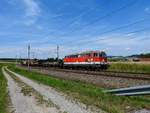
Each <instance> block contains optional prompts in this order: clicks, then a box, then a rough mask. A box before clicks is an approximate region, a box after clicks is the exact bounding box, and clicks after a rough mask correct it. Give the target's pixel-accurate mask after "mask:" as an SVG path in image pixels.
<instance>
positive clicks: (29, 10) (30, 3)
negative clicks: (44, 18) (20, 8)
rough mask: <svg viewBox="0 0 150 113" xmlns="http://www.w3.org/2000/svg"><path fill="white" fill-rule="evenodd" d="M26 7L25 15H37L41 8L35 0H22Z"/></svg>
mask: <svg viewBox="0 0 150 113" xmlns="http://www.w3.org/2000/svg"><path fill="white" fill-rule="evenodd" d="M23 1H24V4H25V7H26V9H25V10H26V16H29V17H31V16H38V15H39V14H40V12H41V9H40V7H39V5H38V3H37V2H36V1H35V0H23Z"/></svg>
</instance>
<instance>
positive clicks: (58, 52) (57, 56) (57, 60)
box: [57, 45, 59, 61]
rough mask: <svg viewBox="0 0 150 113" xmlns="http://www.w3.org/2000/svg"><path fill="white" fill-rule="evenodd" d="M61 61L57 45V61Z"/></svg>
mask: <svg viewBox="0 0 150 113" xmlns="http://www.w3.org/2000/svg"><path fill="white" fill-rule="evenodd" d="M58 60H59V45H57V61H58Z"/></svg>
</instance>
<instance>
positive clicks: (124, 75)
mask: <svg viewBox="0 0 150 113" xmlns="http://www.w3.org/2000/svg"><path fill="white" fill-rule="evenodd" d="M34 68H35V67H34ZM36 68H38V69H46V70H54V71H60V72H66V73H68V72H70V73H77V74H90V75H93V76H105V77H106V76H107V77H116V78H117V77H118V78H125V79H136V80H148V81H150V74H146V73H132V72H131V73H129V72H115V71H88V70H73V69H72V70H70V69H60V68H49V67H36Z"/></svg>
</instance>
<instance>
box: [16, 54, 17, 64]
mask: <svg viewBox="0 0 150 113" xmlns="http://www.w3.org/2000/svg"><path fill="white" fill-rule="evenodd" d="M16 64H17V55H16Z"/></svg>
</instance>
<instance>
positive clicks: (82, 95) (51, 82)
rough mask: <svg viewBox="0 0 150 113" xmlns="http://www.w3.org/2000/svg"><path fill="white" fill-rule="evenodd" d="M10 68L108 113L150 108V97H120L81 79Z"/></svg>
mask: <svg viewBox="0 0 150 113" xmlns="http://www.w3.org/2000/svg"><path fill="white" fill-rule="evenodd" d="M9 69H11V70H12V71H15V72H17V73H20V74H22V75H24V76H26V77H28V78H30V79H32V80H35V81H38V82H40V83H43V84H45V85H48V86H51V87H54V88H55V89H57V90H59V91H62V92H64V93H66V94H68V95H70V96H72V97H74V98H75V99H77V100H79V101H81V102H83V103H84V104H86V105H93V106H96V107H98V108H101V109H103V110H104V111H107V112H108V113H126V112H127V111H130V110H133V109H140V108H150V98H149V97H118V96H114V95H111V94H106V93H103V92H102V90H103V89H101V88H98V87H95V86H93V85H90V84H86V83H83V82H81V81H73V80H63V79H59V78H55V77H51V76H47V75H44V74H40V73H37V72H28V71H27V70H25V69H21V68H16V67H14V66H10V67H9Z"/></svg>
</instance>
